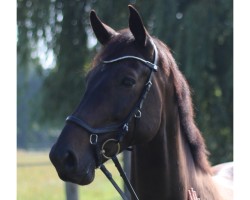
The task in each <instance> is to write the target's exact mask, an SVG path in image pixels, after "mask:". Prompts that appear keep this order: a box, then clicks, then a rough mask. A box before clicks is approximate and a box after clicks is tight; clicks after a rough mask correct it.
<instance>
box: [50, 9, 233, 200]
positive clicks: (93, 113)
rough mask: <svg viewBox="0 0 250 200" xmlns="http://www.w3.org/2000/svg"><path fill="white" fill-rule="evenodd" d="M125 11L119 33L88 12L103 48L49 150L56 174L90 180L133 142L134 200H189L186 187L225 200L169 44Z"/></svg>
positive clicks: (133, 12)
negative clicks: (126, 16)
mask: <svg viewBox="0 0 250 200" xmlns="http://www.w3.org/2000/svg"><path fill="white" fill-rule="evenodd" d="M129 10H130V18H129V28H128V29H124V30H120V31H118V32H116V31H114V30H113V29H112V28H110V27H109V26H107V25H106V24H104V23H102V22H101V21H100V20H99V18H98V17H97V16H96V14H95V12H94V11H92V12H91V14H90V20H91V25H92V28H93V31H94V33H95V35H96V37H97V39H98V40H99V42H100V43H101V44H102V45H103V47H102V50H101V51H100V53H99V54H98V55H97V56H96V57H95V58H94V60H93V63H92V66H93V67H92V69H91V70H90V72H89V73H88V76H87V88H86V92H85V94H84V96H83V99H82V100H81V102H80V104H79V105H78V107H77V108H76V110H75V111H74V112H73V114H72V115H71V116H70V117H69V118H68V120H67V123H66V125H65V127H64V129H63V130H62V132H61V135H60V136H59V138H58V140H57V142H56V143H55V145H54V146H53V147H52V149H51V152H50V159H51V161H52V163H53V164H54V166H55V168H56V170H57V172H58V175H59V177H60V178H61V179H62V180H64V181H70V182H73V183H77V184H80V185H86V184H89V183H91V182H92V181H93V180H94V175H95V169H96V167H98V166H99V165H100V164H102V163H103V162H105V161H106V160H107V158H106V156H105V155H107V154H110V155H111V154H114V153H115V152H116V151H119V152H122V151H123V150H125V149H127V147H129V146H133V151H132V166H131V177H132V178H131V181H132V185H133V187H134V189H135V191H136V193H137V195H138V196H139V198H140V199H142V200H147V199H148V200H152V199H156V200H160V199H164V200H187V199H188V197H187V195H188V192H187V191H188V189H190V188H194V189H195V190H196V192H197V194H198V196H199V197H200V198H201V199H202V200H205V199H207V200H220V199H231V197H230V196H231V195H232V194H231V193H227V192H228V191H229V190H226V189H225V188H222V186H223V184H224V183H225V182H222V181H218V180H222V179H218V178H213V177H212V175H213V171H212V168H211V166H210V164H209V162H208V159H207V150H206V146H205V143H204V140H203V137H202V135H201V133H200V131H199V130H198V128H197V127H196V125H195V122H194V116H193V115H194V114H193V107H192V100H191V97H190V90H189V87H188V84H187V82H186V80H185V78H184V76H183V75H182V73H181V72H180V71H179V69H178V66H177V65H176V62H175V60H174V58H173V57H172V55H171V53H170V50H169V48H168V47H167V46H166V45H165V44H164V43H162V42H161V41H160V40H158V39H156V38H153V37H151V36H150V35H149V33H148V32H147V30H146V29H145V27H144V25H143V23H142V20H141V18H140V16H139V14H138V12H137V11H136V10H135V9H134V8H133V7H132V6H129ZM156 70H157V72H156ZM149 83H150V84H149ZM148 85H150V86H151V85H152V87H151V90H150V91H149V88H150V87H148ZM146 96H147V97H146ZM134 115H135V117H134ZM124 125H125V126H124ZM124 128H125V129H126V130H125V131H124ZM110 139H112V140H110ZM113 141H115V142H113ZM117 142H119V148H118V145H117ZM93 144H98V147H99V148H97V147H96V148H93ZM103 145H104V146H105V148H101V147H102V146H103ZM100 148H101V149H102V151H104V150H105V154H104V153H103V152H102V151H101V150H100ZM219 171H221V169H220V168H217V170H216V173H217V174H219ZM230 178H231V177H230ZM230 178H229V179H230ZM223 180H226V179H223ZM227 183H229V184H228V186H229V187H228V188H230V186H231V185H230V180H228V182H227ZM226 195H228V196H226Z"/></svg>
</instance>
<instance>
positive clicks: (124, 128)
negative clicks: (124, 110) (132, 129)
mask: <svg viewBox="0 0 250 200" xmlns="http://www.w3.org/2000/svg"><path fill="white" fill-rule="evenodd" d="M122 129H123V130H124V131H126V132H128V123H126V124H124V125H123V127H122Z"/></svg>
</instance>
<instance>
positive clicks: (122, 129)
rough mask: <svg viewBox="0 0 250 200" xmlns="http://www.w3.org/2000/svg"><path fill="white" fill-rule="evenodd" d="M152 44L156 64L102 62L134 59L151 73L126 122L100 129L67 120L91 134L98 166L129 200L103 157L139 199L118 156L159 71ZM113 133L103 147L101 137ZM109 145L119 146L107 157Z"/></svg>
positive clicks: (156, 51)
mask: <svg viewBox="0 0 250 200" xmlns="http://www.w3.org/2000/svg"><path fill="white" fill-rule="evenodd" d="M151 43H152V45H153V48H154V63H152V62H149V61H147V60H144V59H142V58H139V57H136V56H132V55H128V56H122V57H119V58H116V59H112V60H108V61H102V63H103V64H110V63H115V62H119V61H123V60H127V59H134V60H137V61H139V62H142V63H143V64H144V65H145V66H146V67H148V68H149V69H150V73H149V75H148V77H147V80H146V84H145V85H144V88H143V90H142V92H141V95H140V97H139V99H138V101H137V103H136V104H135V105H134V107H133V109H132V110H131V111H130V113H129V114H128V115H127V117H126V118H125V120H123V121H122V122H121V123H118V124H115V125H110V126H105V127H100V128H94V127H91V126H90V125H89V124H88V123H87V122H85V121H83V120H81V119H79V118H78V117H76V116H74V115H70V116H68V117H67V118H66V121H67V122H73V123H75V124H76V125H78V126H80V127H82V128H83V129H85V130H86V131H88V132H89V133H90V139H89V142H90V144H91V145H92V146H93V147H94V149H95V154H96V165H97V167H99V168H100V169H101V170H102V172H103V173H104V174H105V175H106V177H107V178H108V179H109V180H110V182H111V183H112V184H113V186H114V187H115V188H116V190H117V191H118V192H119V193H120V195H121V197H122V198H123V199H128V198H127V197H126V195H125V194H124V192H123V191H122V190H121V189H120V188H119V186H118V185H117V183H116V182H115V181H114V180H113V178H112V174H111V173H110V172H109V171H108V170H107V169H106V167H105V166H104V165H103V164H102V157H104V158H106V159H112V161H113V162H114V164H115V166H116V168H117V170H118V171H119V173H120V175H121V177H122V178H123V180H124V182H125V184H126V186H127V188H128V190H129V191H130V194H131V195H132V196H133V198H134V199H138V200H139V198H138V196H137V195H136V193H135V191H134V189H133V187H132V185H131V183H130V181H129V180H128V178H127V176H126V174H125V172H124V171H123V169H122V167H121V164H120V163H119V161H118V159H117V154H118V153H120V142H121V141H122V139H123V137H124V136H125V134H126V133H127V132H128V130H129V122H130V120H131V119H132V118H133V117H135V118H141V109H142V106H143V103H144V101H145V99H146V97H147V94H148V92H149V90H150V88H151V86H152V75H153V72H156V71H157V69H158V66H157V62H158V50H157V48H156V46H155V44H154V42H153V41H152V40H151ZM111 132H117V135H116V139H108V140H106V141H105V142H104V143H103V144H102V145H100V144H99V142H98V138H99V136H101V135H104V134H107V133H111ZM108 143H115V144H116V145H117V150H116V152H115V154H114V155H112V156H110V155H107V154H106V152H105V146H106V145H107V144H108Z"/></svg>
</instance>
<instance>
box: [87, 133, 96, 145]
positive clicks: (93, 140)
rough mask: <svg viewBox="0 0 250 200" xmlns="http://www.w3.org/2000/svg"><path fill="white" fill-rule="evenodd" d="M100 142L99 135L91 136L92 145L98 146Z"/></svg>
mask: <svg viewBox="0 0 250 200" xmlns="http://www.w3.org/2000/svg"><path fill="white" fill-rule="evenodd" d="M97 141H98V135H96V134H91V135H90V138H89V142H90V144H97Z"/></svg>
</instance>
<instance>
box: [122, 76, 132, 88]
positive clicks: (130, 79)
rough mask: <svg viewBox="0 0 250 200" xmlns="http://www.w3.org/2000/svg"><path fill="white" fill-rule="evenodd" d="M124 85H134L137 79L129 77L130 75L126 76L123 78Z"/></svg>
mask: <svg viewBox="0 0 250 200" xmlns="http://www.w3.org/2000/svg"><path fill="white" fill-rule="evenodd" d="M121 84H122V85H124V86H125V87H132V86H134V85H135V80H134V79H132V78H128V77H125V78H124V79H123V80H122V83H121Z"/></svg>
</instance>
